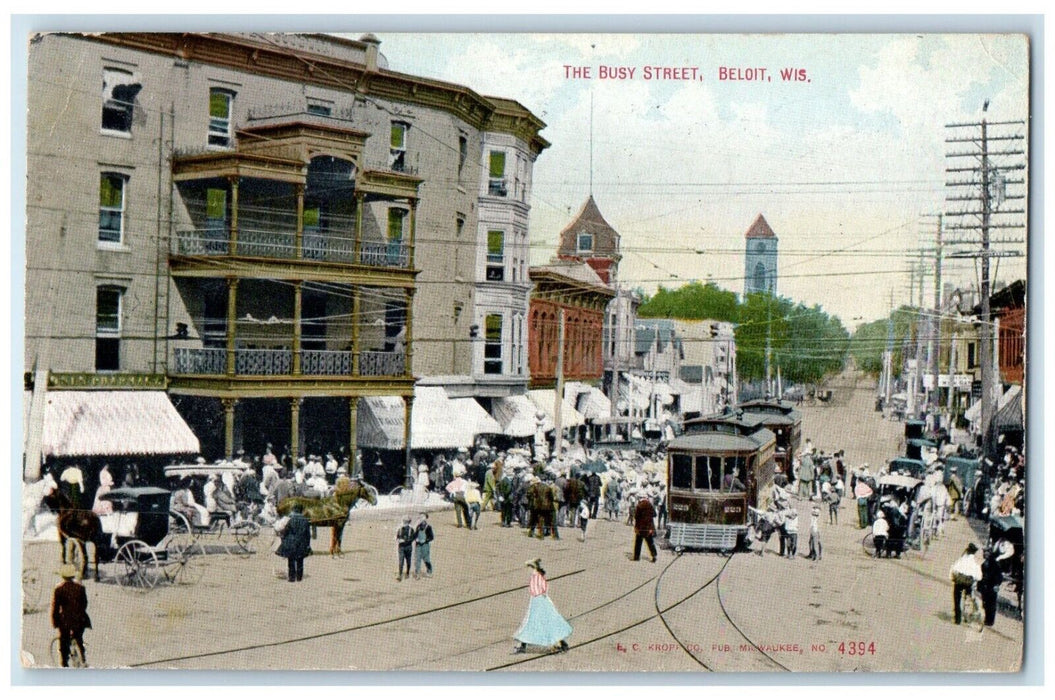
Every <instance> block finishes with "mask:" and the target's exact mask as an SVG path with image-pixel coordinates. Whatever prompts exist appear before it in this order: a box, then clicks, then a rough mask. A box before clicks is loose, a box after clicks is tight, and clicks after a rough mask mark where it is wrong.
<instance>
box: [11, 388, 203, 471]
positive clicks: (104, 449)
mask: <svg viewBox="0 0 1055 700" xmlns="http://www.w3.org/2000/svg"><path fill="white" fill-rule="evenodd" d="M29 400H30V399H29V397H28V396H27V398H26V403H27V405H28V403H29ZM46 402H47V403H46V404H45V407H44V429H43V438H42V440H41V454H42V455H43V456H45V457H89V456H131V455H177V454H187V455H191V454H197V453H198V452H200V451H201V446H200V445H199V443H198V438H197V437H196V436H195V435H194V432H193V431H192V430H191V429H190V426H188V425H187V423H186V422H185V421H184V420H183V418H182V416H180V414H179V412H178V411H176V407H175V406H173V405H172V402H171V401H170V400H169V397H168V394H166V393H165V392H163V391H49V392H48V393H47V397H46ZM27 410H28V409H27ZM27 429H28V426H27Z"/></svg>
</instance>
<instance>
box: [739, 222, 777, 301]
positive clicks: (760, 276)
mask: <svg viewBox="0 0 1055 700" xmlns="http://www.w3.org/2000/svg"><path fill="white" fill-rule="evenodd" d="M744 239H745V240H744V296H745V297H746V296H747V295H748V294H755V293H757V292H769V293H770V294H774V295H775V294H776V293H777V244H778V243H779V239H778V238H777V234H775V233H773V229H772V228H770V226H769V222H767V221H766V218H765V217H764V216H762V215H761V214H759V215H758V218H757V219H755V222H754V223H753V224H751V228H749V229H747V233H746V234H744Z"/></svg>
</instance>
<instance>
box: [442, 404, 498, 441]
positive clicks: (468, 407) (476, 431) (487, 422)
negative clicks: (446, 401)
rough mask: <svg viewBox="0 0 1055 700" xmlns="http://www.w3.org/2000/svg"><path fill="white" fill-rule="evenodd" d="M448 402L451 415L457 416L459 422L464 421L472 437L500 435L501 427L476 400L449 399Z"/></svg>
mask: <svg viewBox="0 0 1055 700" xmlns="http://www.w3.org/2000/svg"><path fill="white" fill-rule="evenodd" d="M450 402H451V408H452V410H453V415H455V416H457V417H458V420H459V421H462V420H464V421H465V423H466V425H468V426H469V429H470V430H471V431H472V434H473V435H474V436H476V435H501V434H502V426H500V425H499V424H498V421H496V420H495V419H494V418H492V417H491V414H489V413H488V412H487V411H485V410H484V407H483V406H481V405H480V404H478V403H477V402H476V399H471V398H464V399H451V400H450Z"/></svg>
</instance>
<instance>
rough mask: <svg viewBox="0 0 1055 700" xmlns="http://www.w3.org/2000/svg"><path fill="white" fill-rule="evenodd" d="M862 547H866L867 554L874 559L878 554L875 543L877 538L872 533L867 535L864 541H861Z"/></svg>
mask: <svg viewBox="0 0 1055 700" xmlns="http://www.w3.org/2000/svg"><path fill="white" fill-rule="evenodd" d="M861 546H862V547H864V550H865V554H867V555H868V556H870V557H874V556H875V554H876V543H875V538H874V537H873V536H872V533H871V532H869V533H868V534H867V535H865V538H864V539H863V540H861Z"/></svg>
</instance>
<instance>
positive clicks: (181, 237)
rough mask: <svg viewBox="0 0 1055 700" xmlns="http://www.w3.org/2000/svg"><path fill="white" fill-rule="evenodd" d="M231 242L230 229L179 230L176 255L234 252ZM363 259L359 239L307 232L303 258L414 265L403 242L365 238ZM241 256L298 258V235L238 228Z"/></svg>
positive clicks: (404, 265) (238, 251) (207, 254)
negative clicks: (357, 240) (358, 252)
mask: <svg viewBox="0 0 1055 700" xmlns="http://www.w3.org/2000/svg"><path fill="white" fill-rule="evenodd" d="M231 248H232V246H231V241H230V239H229V237H228V232H227V231H226V230H216V229H186V230H182V231H178V232H177V235H176V238H175V240H174V241H173V246H172V252H173V254H174V255H186V256H195V257H203V256H206V257H212V256H216V257H224V256H228V255H231V253H232V251H231ZM360 248H361V250H360V254H359V260H358V261H357V260H356V256H355V239H354V238H352V237H350V236H337V235H333V234H332V233H321V232H314V231H305V232H304V235H303V238H302V239H301V254H300V257H301V258H302V259H304V260H314V261H319V262H332V263H345V264H355V263H356V262H359V263H361V264H363V265H371V266H374V267H396V268H406V267H408V266H409V265H410V248H409V246H408V245H407V244H405V243H402V242H387V241H386V242H378V241H363V242H362V243H361V244H360ZM234 252H235V253H236V254H237V255H244V256H246V257H254V258H268V259H272V260H295V259H297V238H296V234H294V233H292V232H286V231H269V230H264V229H244V228H240V229H239V230H238V242H237V245H236V246H235V251H234Z"/></svg>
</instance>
